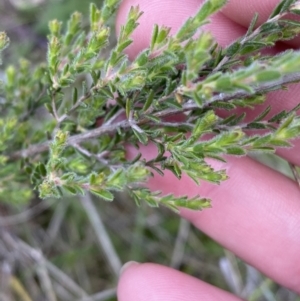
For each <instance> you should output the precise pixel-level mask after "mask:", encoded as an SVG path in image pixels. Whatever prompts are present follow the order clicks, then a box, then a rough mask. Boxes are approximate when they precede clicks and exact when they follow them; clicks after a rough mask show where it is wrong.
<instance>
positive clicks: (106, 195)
mask: <svg viewBox="0 0 300 301" xmlns="http://www.w3.org/2000/svg"><path fill="white" fill-rule="evenodd" d="M89 190H90V192H91V193H93V194H94V195H96V196H98V197H100V198H102V199H104V200H105V201H109V202H111V201H113V200H114V195H113V194H112V193H111V192H109V191H108V190H104V189H100V188H99V189H97V188H90V189H89Z"/></svg>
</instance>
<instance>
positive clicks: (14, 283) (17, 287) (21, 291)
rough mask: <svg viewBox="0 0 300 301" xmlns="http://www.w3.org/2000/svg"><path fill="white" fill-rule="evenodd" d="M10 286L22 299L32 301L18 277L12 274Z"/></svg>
mask: <svg viewBox="0 0 300 301" xmlns="http://www.w3.org/2000/svg"><path fill="white" fill-rule="evenodd" d="M10 286H11V288H12V290H13V291H14V292H15V293H16V294H17V295H18V296H19V298H20V299H21V300H22V301H32V299H31V298H30V296H29V295H28V294H27V292H26V290H25V288H24V287H23V285H22V283H21V282H20V281H19V280H18V279H17V278H16V277H14V276H12V277H11V278H10Z"/></svg>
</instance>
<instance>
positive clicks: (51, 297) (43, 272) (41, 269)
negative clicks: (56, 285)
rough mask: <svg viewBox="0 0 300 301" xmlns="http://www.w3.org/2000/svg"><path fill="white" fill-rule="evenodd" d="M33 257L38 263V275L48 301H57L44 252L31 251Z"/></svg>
mask: <svg viewBox="0 0 300 301" xmlns="http://www.w3.org/2000/svg"><path fill="white" fill-rule="evenodd" d="M31 256H32V258H34V260H35V261H36V263H37V275H38V277H39V280H40V283H41V287H42V289H43V291H44V293H45V295H46V296H47V300H48V301H57V299H56V296H55V293H54V290H53V287H52V283H51V280H50V277H49V274H48V270H47V266H46V262H45V258H44V256H43V254H42V252H41V251H40V250H37V249H34V250H32V251H31Z"/></svg>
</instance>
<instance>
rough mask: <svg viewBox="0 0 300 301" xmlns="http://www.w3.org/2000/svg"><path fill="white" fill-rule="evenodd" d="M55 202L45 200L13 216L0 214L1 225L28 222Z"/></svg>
mask: <svg viewBox="0 0 300 301" xmlns="http://www.w3.org/2000/svg"><path fill="white" fill-rule="evenodd" d="M53 204H54V202H49V201H47V202H45V201H41V202H40V203H39V204H37V205H36V206H34V207H32V208H30V209H28V210H26V211H23V212H21V213H19V214H15V215H11V216H0V227H3V226H12V225H17V224H21V223H25V222H28V221H29V220H30V219H32V218H34V217H35V216H36V215H38V214H40V213H41V212H43V211H45V210H47V209H48V208H50V207H51V206H52V205H53Z"/></svg>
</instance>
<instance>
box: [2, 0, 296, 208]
mask: <svg viewBox="0 0 300 301" xmlns="http://www.w3.org/2000/svg"><path fill="white" fill-rule="evenodd" d="M118 2H119V1H118V0H106V1H104V4H103V6H102V8H101V9H98V8H97V7H96V5H94V4H90V17H89V26H88V28H87V26H86V25H85V26H84V25H83V22H82V16H81V14H80V13H78V12H75V13H73V15H72V16H71V17H70V19H69V21H68V23H67V24H66V25H63V24H62V23H61V22H59V21H57V20H53V21H51V22H50V23H49V30H50V33H49V36H48V50H47V54H46V55H45V62H43V63H40V64H38V65H34V64H32V63H30V62H29V61H27V60H25V59H21V60H20V61H19V63H18V64H16V65H15V66H8V67H7V68H6V70H5V79H4V81H3V82H2V84H1V85H2V86H1V101H0V107H1V110H0V112H1V113H0V165H1V168H0V199H1V200H3V201H5V200H9V201H10V202H26V201H29V200H30V199H31V198H32V196H33V194H34V193H35V191H38V193H39V196H40V197H41V198H48V197H57V198H60V197H62V196H64V195H70V194H71V195H83V194H85V193H92V194H95V195H97V196H99V197H100V198H101V199H103V200H106V201H112V200H113V199H114V192H115V191H123V190H125V191H127V192H128V193H129V194H130V195H131V196H132V198H133V199H134V201H135V202H136V203H137V204H140V203H141V202H146V203H147V204H149V205H150V206H159V205H163V206H166V207H169V208H171V209H173V210H178V207H185V208H189V209H195V210H199V209H203V208H207V207H209V206H210V201H211V200H210V199H208V198H205V196H199V195H196V196H194V197H192V198H189V197H187V196H182V197H177V196H176V197H175V196H174V195H162V194H161V193H160V192H158V191H151V190H150V189H148V188H147V185H146V183H147V180H148V179H149V177H151V176H153V175H154V174H156V173H158V174H160V175H164V172H165V171H166V170H169V171H171V172H173V173H174V174H175V176H176V177H177V178H179V179H180V178H181V176H182V175H183V174H186V175H187V176H189V177H190V178H191V179H193V180H194V181H195V182H196V183H197V184H201V181H209V182H212V183H215V184H221V185H222V182H223V181H226V179H227V175H226V172H225V170H215V169H214V168H213V167H212V166H210V164H208V161H207V159H208V158H213V159H214V160H219V161H223V162H226V160H225V157H226V156H228V155H231V156H245V155H247V154H249V153H252V152H264V153H273V152H274V151H275V148H278V147H291V146H292V143H293V141H292V140H293V139H295V138H297V137H299V136H300V117H299V116H297V111H299V109H300V101H299V104H298V105H297V106H296V107H294V108H293V109H291V110H290V111H282V112H279V113H278V114H276V115H273V116H270V114H269V113H270V110H271V107H267V108H266V109H265V110H264V111H263V112H261V113H260V114H259V116H255V118H253V119H252V120H250V121H245V117H246V114H245V113H236V112H241V111H243V110H235V109H236V108H242V109H243V108H253V107H255V106H257V105H260V104H262V103H264V101H265V99H266V94H267V93H268V92H270V91H274V90H278V89H288V85H289V84H290V83H295V82H298V81H300V52H299V51H296V50H288V51H283V52H281V53H279V54H277V55H275V56H274V55H268V54H266V53H267V52H266V51H264V50H265V49H266V48H267V47H272V46H274V45H275V43H276V42H278V41H283V40H289V39H292V38H294V37H295V36H296V35H297V34H298V33H299V32H300V23H299V22H298V21H295V19H296V18H286V16H287V15H289V16H290V15H293V14H294V15H297V14H300V1H295V0H294V1H293V0H284V1H282V2H280V3H279V4H278V6H277V7H276V8H275V9H274V11H273V12H272V14H271V15H270V16H269V18H268V19H267V21H265V23H263V24H261V25H259V26H257V25H256V21H257V19H258V16H257V15H255V16H254V17H253V20H252V22H251V24H250V26H249V29H248V31H247V33H246V34H245V35H244V36H242V37H240V38H239V39H238V40H236V41H235V42H233V43H232V44H231V45H229V46H228V47H225V48H222V47H220V46H219V45H218V44H217V43H216V41H215V40H214V39H213V37H212V35H211V33H209V32H206V31H201V26H203V25H205V24H207V23H208V22H209V18H210V17H211V15H212V14H214V13H215V12H217V11H219V10H220V9H222V7H223V6H224V5H225V4H226V0H207V1H205V2H204V3H203V5H202V6H201V8H200V9H199V11H198V12H197V13H196V14H195V15H194V16H191V17H190V18H189V19H188V20H186V22H185V23H184V24H183V25H182V27H181V28H180V29H179V30H178V32H177V33H175V34H174V35H172V36H171V35H170V28H168V27H165V26H158V25H155V26H154V28H153V32H152V38H151V42H150V44H149V47H148V48H147V49H145V50H143V51H142V52H140V53H139V54H138V55H137V57H136V58H135V59H134V60H132V61H130V60H129V59H128V56H127V55H126V48H127V47H128V46H129V45H130V44H131V43H132V39H131V35H132V33H133V31H134V30H135V28H136V27H137V26H138V20H139V18H140V16H141V15H142V12H141V11H140V9H139V7H132V8H131V10H130V12H129V14H128V17H127V21H126V23H125V24H124V25H123V26H122V27H121V30H120V34H119V37H118V38H117V41H116V43H114V45H111V42H110V41H111V39H110V35H111V29H110V26H109V24H111V17H112V16H113V15H114V13H115V11H116V9H117V7H118V4H119V3H118ZM199 29H200V30H199ZM196 32H197V34H196ZM8 44H9V38H8V37H7V36H6V34H5V33H4V32H1V34H0V49H1V51H3V50H4V49H5V48H7V46H8ZM220 110H223V111H224V110H225V111H227V114H226V117H220V114H217V113H216V112H219V111H220ZM177 115H181V116H184V120H183V121H180V122H178V118H177V119H176V118H169V117H172V116H177ZM221 115H222V114H221ZM172 120H173V121H172ZM174 120H177V121H174ZM204 136H205V139H203V137H204ZM150 143H151V144H154V145H155V146H156V148H157V152H156V154H155V155H153V157H152V158H149V159H145V158H143V156H142V154H141V153H140V152H139V151H138V152H137V153H138V155H137V156H136V157H135V158H134V159H132V160H128V159H126V148H127V147H128V146H131V147H132V146H133V147H135V148H137V150H139V145H141V144H143V145H148V144H150Z"/></svg>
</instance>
